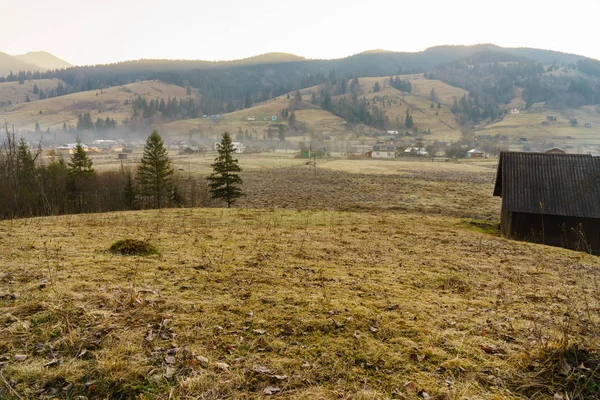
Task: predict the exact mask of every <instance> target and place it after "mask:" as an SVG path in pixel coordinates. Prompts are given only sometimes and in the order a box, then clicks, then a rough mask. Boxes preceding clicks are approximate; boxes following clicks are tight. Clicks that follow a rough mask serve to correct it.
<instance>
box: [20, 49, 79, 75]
mask: <svg viewBox="0 0 600 400" xmlns="http://www.w3.org/2000/svg"><path fill="white" fill-rule="evenodd" d="M14 57H15V58H16V59H19V60H21V61H24V62H26V63H28V64H33V65H36V66H38V67H39V69H40V70H42V71H44V70H47V69H61V68H69V67H72V65H71V64H69V63H68V62H66V61H65V60H62V59H60V58H58V57H56V56H55V55H53V54H50V53H48V52H46V51H32V52H29V53H26V54H22V55H18V56H14Z"/></svg>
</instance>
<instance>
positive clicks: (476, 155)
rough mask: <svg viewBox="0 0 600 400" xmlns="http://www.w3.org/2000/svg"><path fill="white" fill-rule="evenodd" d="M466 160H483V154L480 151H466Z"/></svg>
mask: <svg viewBox="0 0 600 400" xmlns="http://www.w3.org/2000/svg"><path fill="white" fill-rule="evenodd" d="M467 158H485V153H484V152H483V151H481V150H477V149H471V150H469V151H467Z"/></svg>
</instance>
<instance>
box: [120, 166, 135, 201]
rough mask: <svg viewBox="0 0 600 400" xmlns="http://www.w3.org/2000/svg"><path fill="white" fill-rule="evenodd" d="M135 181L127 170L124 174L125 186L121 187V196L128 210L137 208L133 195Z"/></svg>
mask: <svg viewBox="0 0 600 400" xmlns="http://www.w3.org/2000/svg"><path fill="white" fill-rule="evenodd" d="M135 192H136V190H135V183H134V181H133V176H132V174H131V172H130V171H127V175H126V176H125V186H124V187H123V197H124V200H125V205H126V206H127V209H128V210H135V209H137V200H136V196H135Z"/></svg>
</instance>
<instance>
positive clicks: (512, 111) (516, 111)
mask: <svg viewBox="0 0 600 400" xmlns="http://www.w3.org/2000/svg"><path fill="white" fill-rule="evenodd" d="M509 113H511V114H520V113H521V111H519V109H518V108H513V109H511V110H510V111H509Z"/></svg>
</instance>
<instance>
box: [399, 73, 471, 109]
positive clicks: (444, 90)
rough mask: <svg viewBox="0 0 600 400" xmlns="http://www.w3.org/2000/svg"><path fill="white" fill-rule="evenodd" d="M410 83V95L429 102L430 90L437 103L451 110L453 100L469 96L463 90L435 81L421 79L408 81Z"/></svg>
mask: <svg viewBox="0 0 600 400" xmlns="http://www.w3.org/2000/svg"><path fill="white" fill-rule="evenodd" d="M410 83H411V84H412V91H411V93H412V94H414V95H416V96H419V97H422V98H424V99H426V100H430V98H429V95H430V94H431V90H432V89H433V90H435V93H436V95H437V97H438V101H439V102H440V103H442V105H444V106H446V107H447V108H452V105H453V104H454V99H456V101H459V100H460V99H461V97H463V96H465V95H468V94H469V92H467V91H466V90H464V89H461V88H457V87H454V86H450V85H448V84H447V83H444V82H442V81H438V80H436V79H424V78H423V77H421V79H410Z"/></svg>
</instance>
